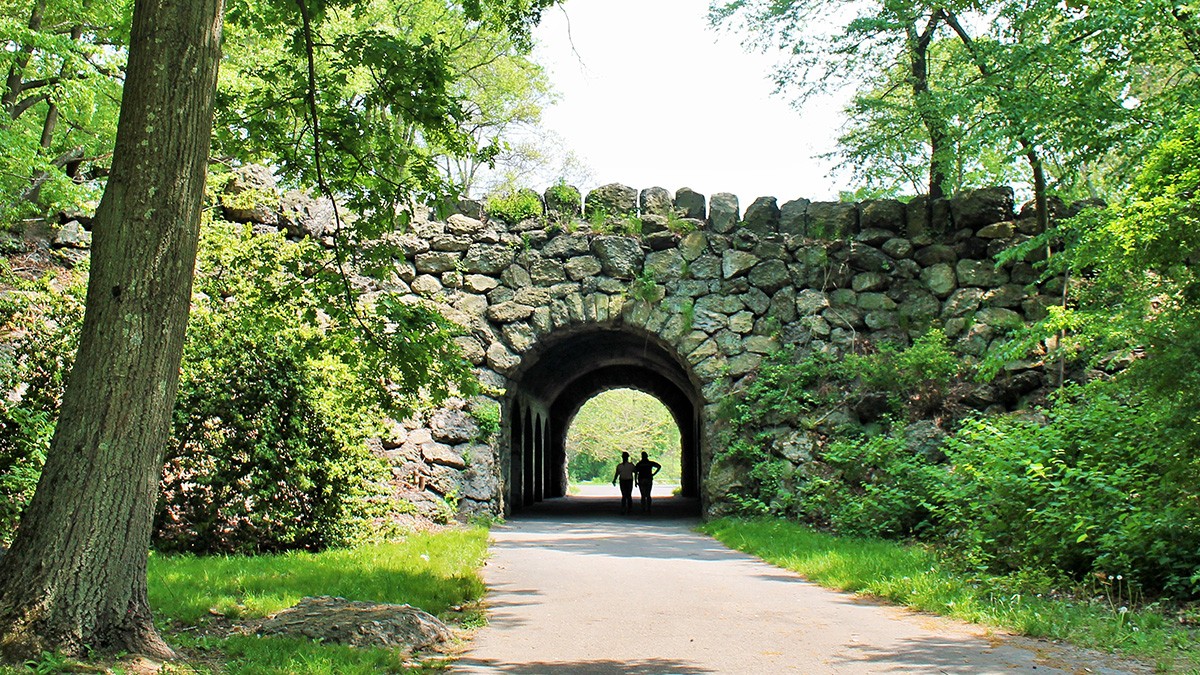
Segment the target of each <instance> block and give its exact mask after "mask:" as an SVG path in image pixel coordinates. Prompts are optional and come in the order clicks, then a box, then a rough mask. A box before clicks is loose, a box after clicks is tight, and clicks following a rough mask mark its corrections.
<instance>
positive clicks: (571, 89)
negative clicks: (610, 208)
mask: <svg viewBox="0 0 1200 675" xmlns="http://www.w3.org/2000/svg"><path fill="white" fill-rule="evenodd" d="M707 9H708V2H707V0H567V2H566V3H565V4H564V5H563V6H562V7H561V8H553V9H551V10H549V11H547V12H546V13H545V15H544V16H543V18H542V23H541V25H540V26H539V27H538V29H537V31H536V33H535V36H536V38H537V41H538V46H537V48H536V49H535V50H534V55H533V58H534V60H535V61H537V62H538V63H540V64H541V65H542V66H543V67H545V68H546V69H547V71H548V73H549V76H550V81H551V82H552V83H553V85H554V87H555V89H556V90H557V91H558V93H559V97H560V98H559V101H558V102H557V103H556V104H554V105H552V106H550V107H549V108H548V109H546V111H545V113H544V118H543V126H544V127H545V128H546V129H548V130H550V131H552V132H555V133H557V134H558V135H559V136H561V137H562V139H563V142H564V144H565V145H566V146H567V148H568V149H570V150H571V151H573V152H574V153H575V154H576V155H578V156H579V158H580V159H582V160H583V161H584V162H585V163H586V164H587V165H588V167H589V168H590V169H591V173H592V176H591V179H592V180H591V183H590V184H588V185H581V186H579V187H580V188H582V189H584V190H585V192H586V190H588V189H591V188H593V187H596V186H598V185H603V184H606V183H624V184H626V185H630V186H633V187H635V188H638V189H642V188H647V187H652V186H661V187H665V188H667V189H668V190H671V191H674V190H676V189H678V188H681V187H690V188H692V189H694V190H696V191H698V192H701V193H704V194H705V195H712V194H713V193H715V192H732V193H734V194H736V195H737V196H738V198H739V201H740V203H741V205H742V208H745V207H746V206H747V205H749V204H750V202H752V201H753V200H754V199H755V198H756V197H760V196H763V195H769V196H773V197H776V198H778V199H779V201H780V203H783V202H785V201H788V200H791V199H795V198H797V197H807V198H809V199H831V198H836V197H837V194H838V191H839V190H841V189H846V188H847V187H848V186H847V185H844V184H839V182H836V181H837V178H836V177H831V176H829V175H828V174H829V173H830V171H831V169H832V164H831V163H830V161H829V160H824V159H821V158H820V157H818V156H819V155H821V154H823V153H826V152H829V151H830V150H832V149H833V147H834V142H835V139H836V138H837V135H838V133H839V129H840V126H841V115H840V110H841V106H840V104H839V103H838V102H836V101H835V100H833V99H831V98H825V99H819V98H817V97H814V98H813V99H810V101H809V103H807V104H806V106H805V108H804V110H796V109H794V108H792V107H791V106H790V105H789V101H788V99H787V98H786V97H783V96H776V95H772V93H771V92H772V90H773V84H772V83H771V81H770V72H771V66H772V64H773V63H774V60H775V56H774V55H772V54H766V55H764V54H758V53H746V52H745V50H743V49H742V47H741V45H740V44H739V36H737V35H733V34H730V33H727V32H717V31H714V30H712V29H709V28H708V24H707V19H706V14H707ZM844 180H845V178H842V181H844ZM531 187H535V189H537V190H539V191H541V190H542V189H543V188H545V187H546V186H544V185H538V186H531Z"/></svg>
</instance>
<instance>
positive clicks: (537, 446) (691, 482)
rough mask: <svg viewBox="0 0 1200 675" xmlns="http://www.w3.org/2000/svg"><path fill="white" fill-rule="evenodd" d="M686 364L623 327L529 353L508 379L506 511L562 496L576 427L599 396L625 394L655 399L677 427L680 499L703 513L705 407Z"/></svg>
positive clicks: (555, 340) (552, 340)
mask: <svg viewBox="0 0 1200 675" xmlns="http://www.w3.org/2000/svg"><path fill="white" fill-rule="evenodd" d="M685 364H686V362H684V361H682V360H681V359H679V358H678V356H677V355H676V354H675V353H674V352H673V350H671V348H670V347H669V346H667V345H665V344H664V343H663V342H662V341H661V340H660V339H659V338H657V337H656V336H653V335H650V334H648V333H643V332H640V331H635V330H632V329H629V328H626V327H599V326H597V327H592V328H590V329H583V330H575V331H570V332H562V333H559V334H555V335H552V336H549V337H548V338H546V339H545V340H544V341H543V342H542V343H541V344H539V345H537V346H535V347H534V348H532V349H530V350H529V351H528V352H526V353H525V355H524V356H523V359H522V362H521V365H520V366H518V368H517V369H516V371H515V372H514V373H513V374H512V375H511V376H510V380H511V382H510V385H509V389H508V395H507V400H506V410H505V413H506V414H505V416H504V418H505V420H506V422H505V430H504V434H503V437H504V438H505V439H507V442H508V452H507V453H506V456H507V462H505V464H506V466H505V467H504V468H505V470H504V478H505V481H506V483H507V490H506V492H505V494H506V497H507V503H506V505H505V510H506V511H509V512H512V511H519V510H521V509H523V508H526V507H529V506H532V505H534V504H537V503H539V502H542V501H544V500H548V499H555V498H558V497H563V496H565V495H566V494H567V486H568V476H567V432H568V430H569V428H570V424H571V421H572V419H573V418H574V417H575V415H576V413H578V411H579V409H580V408H581V407H582V406H583V404H584V403H586V402H587V401H588V400H590V399H591V398H593V397H595V396H596V395H597V394H600V393H602V392H605V391H608V390H611V389H620V388H627V389H635V390H638V391H642V392H645V393H646V394H649V395H651V396H653V397H655V398H657V399H658V400H659V401H660V402H661V403H662V404H663V405H664V406H665V407H666V408H667V410H669V411H670V414H671V416H672V417H673V418H674V420H675V423H676V424H677V425H678V427H679V437H680V443H679V446H680V447H679V465H680V487H679V496H680V497H683V498H685V499H689V500H691V503H693V504H694V510H695V511H696V512H699V510H700V503H699V497H700V496H701V493H702V490H701V475H702V471H701V468H702V467H701V462H702V456H703V453H702V452H701V445H702V442H703V438H702V435H703V431H702V426H701V419H700V411H701V410H702V408H703V403H702V399H701V396H700V387H699V385H698V384H697V382H696V380H695V379H694V377H693V376H692V375H691V374H690V369H689V368H687V367H686V365H685ZM635 459H636V458H635ZM614 494H615V493H614Z"/></svg>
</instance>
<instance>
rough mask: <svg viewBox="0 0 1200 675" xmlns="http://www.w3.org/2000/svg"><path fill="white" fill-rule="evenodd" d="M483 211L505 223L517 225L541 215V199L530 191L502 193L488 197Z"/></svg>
mask: <svg viewBox="0 0 1200 675" xmlns="http://www.w3.org/2000/svg"><path fill="white" fill-rule="evenodd" d="M484 210H485V211H486V212H487V214H488V215H489V216H492V217H494V218H499V219H500V220H503V221H504V222H506V223H519V222H521V221H522V220H528V219H529V218H538V217H540V216H541V215H542V212H543V209H542V198H541V197H539V196H538V194H537V193H536V192H533V191H532V190H515V191H513V192H502V193H499V194H495V195H492V196H490V197H488V199H487V204H486V206H485V209H484Z"/></svg>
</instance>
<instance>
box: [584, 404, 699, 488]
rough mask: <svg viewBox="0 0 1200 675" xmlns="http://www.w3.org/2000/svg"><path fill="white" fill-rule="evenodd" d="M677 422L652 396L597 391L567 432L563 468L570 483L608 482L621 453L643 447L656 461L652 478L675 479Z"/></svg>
mask: <svg viewBox="0 0 1200 675" xmlns="http://www.w3.org/2000/svg"><path fill="white" fill-rule="evenodd" d="M679 443H680V440H679V426H678V425H677V424H676V422H675V419H674V418H673V417H672V416H671V413H670V411H668V410H667V408H666V406H664V405H663V404H662V403H661V402H660V401H659V400H658V399H656V398H654V397H653V396H651V395H649V394H645V393H642V392H640V391H636V390H633V389H614V390H611V391H606V392H603V393H601V394H597V395H596V396H595V397H593V398H592V399H591V400H589V401H588V402H587V403H584V404H583V407H581V408H580V409H579V412H578V413H576V415H575V418H574V419H573V420H572V421H571V426H570V428H569V429H568V431H567V472H568V475H569V476H570V479H571V481H573V482H587V481H591V480H603V481H609V480H611V479H612V476H613V472H614V471H615V470H616V466H617V464H618V463H619V462H620V461H621V453H622V452H628V453H629V456H630V457H633V458H634V460H635V461H636V459H637V458H639V457H641V454H642V453H643V452H645V453H647V454H649V456H650V459H653V460H654V461H656V462H659V463H660V464H662V467H663V468H662V470H661V471H659V474H658V476H659V477H658V478H657V480H658V481H659V482H675V481H678V480H679V471H680V467H679V457H680V452H681V450H680V445H679Z"/></svg>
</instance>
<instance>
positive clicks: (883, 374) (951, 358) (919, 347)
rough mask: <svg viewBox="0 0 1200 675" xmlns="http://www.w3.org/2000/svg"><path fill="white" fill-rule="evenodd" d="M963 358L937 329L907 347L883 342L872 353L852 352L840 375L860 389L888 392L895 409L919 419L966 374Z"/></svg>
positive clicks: (843, 364)
mask: <svg viewBox="0 0 1200 675" xmlns="http://www.w3.org/2000/svg"><path fill="white" fill-rule="evenodd" d="M963 371H964V366H963V362H962V359H961V357H959V356H958V355H956V354H954V353H953V352H952V351H950V341H949V340H948V339H947V338H946V334H945V333H944V332H942V331H941V330H939V329H934V330H931V331H929V332H928V333H925V334H924V335H922V336H921V337H919V338H917V339H916V340H915V341H914V342H913V344H912V345H911V346H909V347H907V348H905V349H898V348H897V347H896V346H895V345H893V344H890V343H884V344H881V345H879V347H878V349H877V351H875V352H874V353H870V354H849V355H847V356H846V358H845V360H844V361H843V363H842V365H841V367H840V373H839V374H840V375H841V377H842V378H844V379H847V380H857V381H858V385H859V388H861V389H864V390H866V391H870V392H878V393H883V394H886V395H887V397H888V402H889V404H890V405H891V408H892V410H893V411H895V412H901V411H903V412H905V414H906V415H908V416H910V417H913V418H917V417H921V416H923V415H925V414H927V413H929V412H932V411H934V410H936V409H938V408H939V407H940V406H941V405H942V403H943V401H944V400H945V396H946V393H947V391H948V389H949V387H950V385H951V384H952V383H953V382H954V381H955V380H956V379H957V378H958V377H959V376H960V375H961V374H962V373H963Z"/></svg>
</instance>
